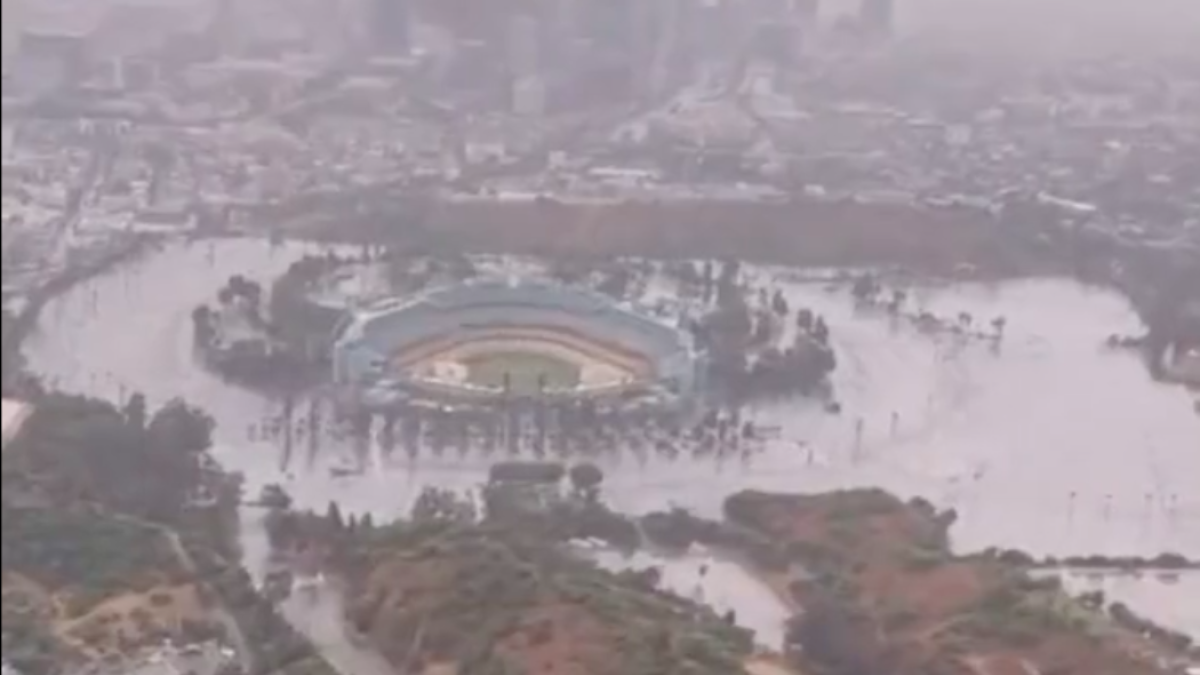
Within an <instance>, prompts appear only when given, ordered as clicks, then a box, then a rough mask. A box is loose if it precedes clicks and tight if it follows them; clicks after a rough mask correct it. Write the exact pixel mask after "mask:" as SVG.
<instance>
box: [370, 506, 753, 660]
mask: <svg viewBox="0 0 1200 675" xmlns="http://www.w3.org/2000/svg"><path fill="white" fill-rule="evenodd" d="M367 556H368V558H369V562H368V563H367V565H366V568H367V569H368V572H367V574H366V575H365V576H364V577H363V578H362V579H361V581H360V582H359V583H357V584H355V587H354V588H353V597H354V602H353V606H352V608H351V609H350V610H349V619H350V622H351V624H352V625H353V626H354V627H355V628H357V629H358V630H359V631H361V633H362V634H363V635H364V636H365V637H366V639H368V640H370V641H371V642H372V643H373V644H374V645H376V646H377V647H378V648H379V649H380V650H381V651H382V652H383V653H384V654H385V656H386V657H387V658H388V659H389V660H390V661H391V662H392V663H393V664H395V665H396V666H397V667H398V668H399V669H407V670H408V672H422V671H425V669H428V668H431V667H438V668H442V669H453V671H454V672H456V673H459V675H482V674H484V673H517V672H519V673H525V674H527V675H549V674H550V673H555V674H556V675H671V674H678V675H738V674H740V673H744V672H745V671H744V670H743V666H742V663H743V662H744V660H745V659H746V658H747V657H748V656H749V655H750V653H751V649H752V636H751V635H750V634H749V633H748V632H747V631H744V630H742V629H739V628H736V627H734V626H733V625H731V623H729V622H727V621H726V620H724V619H723V618H720V617H717V616H716V615H715V614H713V613H712V611H711V610H709V609H707V608H703V607H700V606H697V605H694V604H692V603H689V602H687V601H684V600H682V599H680V598H677V597H674V596H671V595H669V594H665V593H661V592H658V591H656V590H654V588H653V582H652V581H648V580H647V579H646V578H644V577H641V576H639V575H635V574H623V575H622V574H612V573H609V572H606V571H602V570H600V569H598V568H596V567H595V566H594V565H592V564H591V563H589V562H586V561H583V560H579V559H577V558H575V557H574V556H573V555H571V554H570V553H567V552H564V551H562V550H561V549H560V548H558V547H557V546H555V545H554V544H552V543H548V542H546V541H544V540H542V541H538V540H536V539H533V538H529V537H524V536H522V535H520V534H518V533H515V532H513V531H512V530H504V529H489V528H484V527H479V526H473V525H472V526H454V527H453V528H440V527H435V528H425V529H423V530H419V531H413V530H408V531H405V532H404V533H403V535H402V536H400V537H398V538H397V537H395V536H390V537H389V536H385V537H384V539H383V541H382V542H381V543H378V544H376V545H374V546H373V549H372V550H371V551H370V552H369V553H368V554H367Z"/></svg>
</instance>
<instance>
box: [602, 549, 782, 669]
mask: <svg viewBox="0 0 1200 675" xmlns="http://www.w3.org/2000/svg"><path fill="white" fill-rule="evenodd" d="M584 552H585V555H587V556H588V557H589V558H591V559H593V560H595V561H596V564H598V565H600V566H601V567H603V568H605V569H609V570H613V571H622V570H644V569H647V568H651V567H654V568H658V569H659V570H660V571H661V573H662V579H661V581H660V585H661V586H662V588H664V589H666V590H669V591H671V592H673V593H675V594H676V595H679V596H681V597H684V598H689V599H691V600H694V601H696V602H701V603H705V604H707V605H709V606H710V607H712V608H713V609H714V610H715V611H716V612H717V613H719V614H722V615H723V614H725V613H726V612H728V611H733V612H734V618H735V620H736V621H737V624H738V625H739V626H741V627H742V628H747V629H749V630H752V631H754V637H755V640H756V641H757V642H758V643H759V644H760V645H762V646H764V647H766V648H768V649H771V650H774V651H779V650H781V649H783V644H784V635H785V632H786V624H787V620H788V618H789V617H790V616H791V611H790V610H789V609H788V607H787V606H786V605H785V604H784V603H783V601H782V600H780V598H779V597H777V596H776V595H775V593H774V591H772V590H771V589H770V588H768V587H767V586H766V585H765V584H762V583H760V582H759V580H758V579H756V578H754V576H753V575H752V574H750V573H749V572H747V571H746V568H745V567H744V566H742V565H740V564H738V563H736V562H731V561H728V560H722V559H721V558H719V557H714V556H713V555H712V554H711V553H708V552H705V551H703V550H699V549H697V550H691V551H689V552H688V553H686V554H683V555H676V556H670V557H667V556H661V555H655V554H651V553H646V552H641V551H639V552H637V553H634V554H633V555H628V556H627V555H625V554H623V553H621V552H619V551H613V550H610V549H603V548H602V549H586V548H585V549H584Z"/></svg>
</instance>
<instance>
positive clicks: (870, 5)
mask: <svg viewBox="0 0 1200 675" xmlns="http://www.w3.org/2000/svg"><path fill="white" fill-rule="evenodd" d="M894 5H895V3H894V1H893V0H862V6H861V8H860V10H859V22H860V23H861V25H862V28H863V30H865V31H866V32H867V33H869V34H872V35H889V34H891V32H892V22H893V21H894V20H895V16H894V14H895V6H894Z"/></svg>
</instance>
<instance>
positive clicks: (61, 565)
mask: <svg viewBox="0 0 1200 675" xmlns="http://www.w3.org/2000/svg"><path fill="white" fill-rule="evenodd" d="M211 430H212V421H211V420H210V419H209V418H208V416H207V415H206V414H205V413H204V412H203V411H200V410H198V409H195V408H192V407H190V406H188V405H186V404H184V403H182V402H180V401H172V402H168V403H167V404H166V405H164V406H163V407H161V408H159V409H158V410H156V411H150V410H147V407H146V402H145V400H144V399H143V398H142V397H141V396H138V395H134V396H131V397H130V399H129V400H128V402H127V403H126V404H125V405H124V406H122V407H119V408H118V407H116V406H113V405H112V404H110V403H107V402H105V401H100V400H95V399H88V398H83V397H75V396H63V395H56V394H52V395H43V396H39V397H38V400H37V401H36V406H35V408H34V413H33V414H32V415H31V416H30V418H29V419H28V421H27V423H26V425H25V427H24V428H23V429H22V433H21V434H20V436H19V437H17V438H16V439H15V440H14V441H13V442H12V443H11V444H10V445H8V446H7V447H6V448H5V451H4V455H3V493H2V494H3V498H2V508H3V519H4V529H3V565H2V567H3V569H2V572H3V600H4V604H3V640H4V645H3V646H4V654H5V657H6V659H8V660H9V661H10V662H11V663H12V664H13V665H15V666H17V667H18V668H19V669H20V670H21V672H23V673H27V674H29V675H42V674H51V673H60V672H71V669H72V668H74V667H77V666H82V665H84V664H96V663H99V662H102V661H103V662H109V663H122V662H125V659H127V658H129V657H130V656H131V655H132V654H134V653H136V652H138V651H139V650H140V649H141V648H143V647H148V646H156V645H160V644H161V643H162V641H163V640H165V639H168V638H169V639H172V640H174V641H175V642H177V643H179V644H192V643H199V642H205V641H210V640H216V641H219V642H223V643H225V644H227V645H230V646H232V647H233V648H234V649H235V651H237V653H238V654H239V655H240V657H241V664H240V665H241V667H242V668H243V669H245V670H248V671H254V670H255V669H256V667H258V666H269V667H270V670H271V671H272V672H277V673H279V674H280V675H287V674H288V673H296V674H299V673H316V674H321V675H323V674H325V673H328V672H329V670H328V669H327V667H326V666H325V664H324V663H323V661H320V660H319V659H315V658H314V656H313V653H312V650H311V647H309V646H308V645H307V644H306V643H304V642H303V641H302V640H299V639H298V638H297V636H295V635H294V633H291V632H289V629H287V627H286V625H285V624H283V622H282V621H281V620H280V619H279V618H278V616H277V615H276V614H275V612H274V610H273V609H272V608H271V607H270V605H269V604H266V603H265V602H263V601H262V599H261V598H259V597H258V596H257V595H256V594H255V593H254V591H253V589H252V588H251V586H250V582H249V579H248V578H247V577H246V576H245V574H244V572H242V571H241V570H240V568H239V567H238V566H237V565H236V564H235V563H233V562H231V561H232V560H234V557H235V555H236V551H234V550H233V548H232V546H231V542H232V537H231V536H230V532H231V531H232V529H231V526H232V525H233V523H234V522H235V521H234V519H235V516H236V513H235V510H234V509H235V507H236V504H237V502H238V486H237V482H236V481H234V480H232V479H231V477H229V476H227V475H225V474H224V473H222V472H221V471H220V470H219V469H217V467H216V466H215V465H214V464H213V463H212V462H211V460H210V459H209V458H208V456H207V453H206V451H207V449H208V447H209V443H210V434H211ZM127 665H128V664H127ZM231 665H232V664H231ZM119 670H120V669H119V668H118V672H119ZM263 672H267V671H263Z"/></svg>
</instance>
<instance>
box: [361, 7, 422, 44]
mask: <svg viewBox="0 0 1200 675" xmlns="http://www.w3.org/2000/svg"><path fill="white" fill-rule="evenodd" d="M369 2H370V3H371V5H370V7H371V11H369V12H368V17H367V18H368V21H369V24H368V33H369V35H370V37H371V43H372V47H373V48H374V52H375V54H376V55H377V56H407V55H408V52H409V48H410V40H411V38H410V31H411V30H412V26H411V22H412V17H411V11H412V8H411V7H410V6H409V3H410V2H411V0H369Z"/></svg>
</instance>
